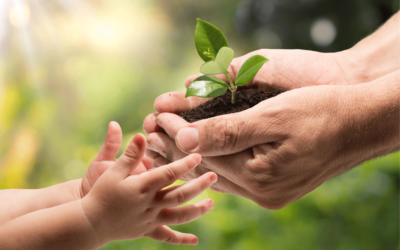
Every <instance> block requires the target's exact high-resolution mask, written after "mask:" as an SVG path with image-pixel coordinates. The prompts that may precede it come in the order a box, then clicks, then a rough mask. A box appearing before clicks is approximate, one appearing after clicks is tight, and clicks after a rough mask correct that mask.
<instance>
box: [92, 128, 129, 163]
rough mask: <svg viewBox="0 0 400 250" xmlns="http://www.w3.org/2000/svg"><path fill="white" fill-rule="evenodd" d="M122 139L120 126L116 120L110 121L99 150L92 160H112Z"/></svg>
mask: <svg viewBox="0 0 400 250" xmlns="http://www.w3.org/2000/svg"><path fill="white" fill-rule="evenodd" d="M121 141H122V131H121V127H120V126H119V124H118V123H117V122H110V124H109V125H108V131H107V136H106V141H105V142H104V144H103V146H102V147H101V149H100V152H99V153H98V154H97V156H96V157H95V158H94V161H114V160H115V156H116V155H117V153H118V151H119V149H120V147H121Z"/></svg>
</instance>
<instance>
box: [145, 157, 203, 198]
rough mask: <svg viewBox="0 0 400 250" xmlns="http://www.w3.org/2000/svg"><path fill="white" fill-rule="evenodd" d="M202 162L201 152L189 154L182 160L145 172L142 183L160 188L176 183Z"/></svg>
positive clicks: (156, 188) (155, 188)
mask: <svg viewBox="0 0 400 250" xmlns="http://www.w3.org/2000/svg"><path fill="white" fill-rule="evenodd" d="M200 162H201V156H200V155H199V154H192V155H188V156H186V157H185V158H183V159H181V160H178V161H175V162H173V163H171V164H168V165H165V166H162V167H159V168H157V169H155V170H153V171H150V172H147V173H145V174H144V175H142V176H143V177H142V178H141V181H142V185H143V186H146V187H151V188H153V189H154V190H159V189H161V188H163V187H165V186H168V185H171V184H172V183H174V182H175V181H176V180H178V179H179V178H181V177H182V176H183V175H185V174H186V173H188V172H189V171H190V170H192V169H193V168H195V167H196V166H197V165H198V164H199V163H200Z"/></svg>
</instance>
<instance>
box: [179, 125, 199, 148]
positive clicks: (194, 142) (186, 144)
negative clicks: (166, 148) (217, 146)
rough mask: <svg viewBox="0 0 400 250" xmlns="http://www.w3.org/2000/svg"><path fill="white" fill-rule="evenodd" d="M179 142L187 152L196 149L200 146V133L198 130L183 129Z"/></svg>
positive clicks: (180, 131)
mask: <svg viewBox="0 0 400 250" xmlns="http://www.w3.org/2000/svg"><path fill="white" fill-rule="evenodd" d="M177 141H178V144H179V146H180V147H181V149H183V150H184V151H186V152H189V151H192V150H193V149H196V148H197V147H198V145H199V132H198V130H197V129H196V128H192V127H188V128H182V129H181V130H179V131H178V136H177Z"/></svg>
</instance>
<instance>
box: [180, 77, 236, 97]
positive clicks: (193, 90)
mask: <svg viewBox="0 0 400 250" xmlns="http://www.w3.org/2000/svg"><path fill="white" fill-rule="evenodd" d="M228 88H229V87H228V84H227V83H225V82H224V81H222V80H221V79H219V78H218V77H215V76H209V75H204V76H200V77H198V78H196V79H195V80H194V81H193V82H192V83H190V85H189V86H188V88H187V90H186V95H185V98H187V97H190V96H198V97H204V98H213V97H217V96H220V95H222V94H224V93H225V92H226V91H227V90H228Z"/></svg>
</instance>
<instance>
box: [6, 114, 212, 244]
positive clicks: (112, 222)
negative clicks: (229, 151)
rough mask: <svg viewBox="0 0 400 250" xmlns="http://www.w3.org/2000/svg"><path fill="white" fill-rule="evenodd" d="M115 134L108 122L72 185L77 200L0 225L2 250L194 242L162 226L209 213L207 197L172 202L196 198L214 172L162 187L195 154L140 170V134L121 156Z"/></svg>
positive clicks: (192, 163)
mask: <svg viewBox="0 0 400 250" xmlns="http://www.w3.org/2000/svg"><path fill="white" fill-rule="evenodd" d="M120 135H121V130H120V127H119V125H118V124H117V123H114V122H113V123H111V124H110V127H109V132H108V135H107V139H106V142H105V144H104V145H103V147H102V149H101V150H100V153H99V155H98V156H97V157H96V158H95V160H94V161H93V162H92V164H91V166H90V168H89V170H88V172H87V174H86V175H85V177H84V178H83V181H82V182H81V184H80V185H79V189H76V190H78V192H77V191H74V192H75V193H74V194H75V195H76V196H77V197H79V198H77V199H76V200H72V201H70V202H67V203H64V204H58V205H56V206H51V207H49V208H41V209H37V210H36V211H32V212H28V213H26V214H24V215H21V216H19V217H17V218H12V219H9V220H8V221H7V222H4V223H3V224H1V225H0V243H1V246H2V247H4V249H98V248H100V247H101V246H102V245H104V244H106V243H108V242H110V241H114V240H126V239H137V238H141V237H149V238H152V239H155V240H157V241H163V242H168V243H171V244H185V245H195V244H197V242H198V239H197V237H196V236H194V235H191V234H184V233H180V232H177V231H174V230H172V229H170V228H169V227H167V226H166V224H169V225H179V224H183V223H187V222H190V221H193V220H195V219H197V218H199V217H200V216H202V215H204V214H205V213H206V212H208V211H210V210H211V209H212V208H213V206H214V203H213V202H212V200H210V199H206V200H203V201H200V202H198V203H196V204H194V205H189V206H185V207H178V206H179V205H182V204H184V203H186V202H188V201H190V200H191V199H193V198H195V197H196V196H198V195H199V194H200V193H201V192H203V191H204V190H205V189H207V188H208V187H209V186H210V185H211V184H212V183H214V182H216V181H217V176H216V175H215V174H214V173H207V174H205V175H203V176H202V177H200V178H198V179H195V180H192V181H190V182H187V183H185V184H184V185H180V186H173V187H168V186H169V185H171V184H172V183H173V182H174V181H175V180H177V179H178V178H181V177H182V176H183V175H185V174H187V173H188V172H189V171H191V170H193V169H194V168H195V167H196V166H197V165H198V164H199V163H200V161H201V156H200V155H198V154H192V155H190V156H187V157H185V158H184V159H181V160H179V161H176V162H174V163H172V164H169V165H166V166H163V167H160V168H158V169H156V170H153V171H143V170H140V168H141V167H145V166H146V164H147V163H148V161H147V160H145V161H143V157H144V152H145V150H146V141H145V138H144V136H143V135H141V134H138V135H136V136H135V137H134V138H133V140H132V141H131V143H130V144H129V146H128V147H127V149H126V150H125V152H124V153H123V155H122V156H121V157H120V158H119V159H117V160H115V154H116V152H118V150H117V148H119V147H120V141H121V140H120V138H121V136H120ZM143 162H145V163H146V162H147V163H146V164H143ZM91 169H94V170H91ZM146 170H147V169H146ZM99 173H101V174H99ZM86 188H87V189H86ZM54 190H55V189H54ZM60 190H62V189H61V188H60ZM89 191H90V192H89ZM64 193H68V192H67V191H66V190H64V192H60V193H59V194H58V195H59V196H61V195H63V194H64ZM43 194H45V193H43ZM81 195H83V196H84V197H83V198H81ZM38 197H39V196H38ZM60 200H62V199H60ZM24 205H25V204H23V203H22V204H20V206H24Z"/></svg>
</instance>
